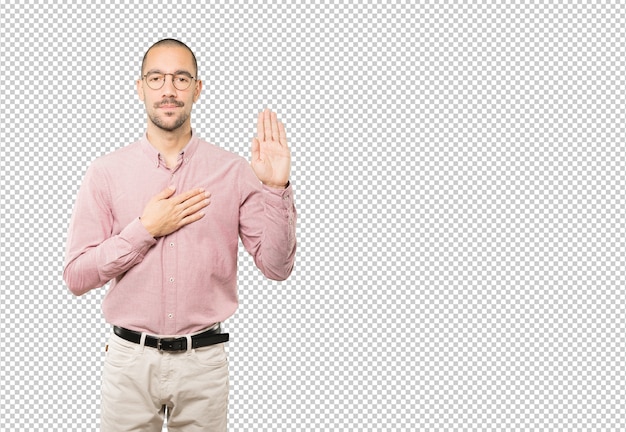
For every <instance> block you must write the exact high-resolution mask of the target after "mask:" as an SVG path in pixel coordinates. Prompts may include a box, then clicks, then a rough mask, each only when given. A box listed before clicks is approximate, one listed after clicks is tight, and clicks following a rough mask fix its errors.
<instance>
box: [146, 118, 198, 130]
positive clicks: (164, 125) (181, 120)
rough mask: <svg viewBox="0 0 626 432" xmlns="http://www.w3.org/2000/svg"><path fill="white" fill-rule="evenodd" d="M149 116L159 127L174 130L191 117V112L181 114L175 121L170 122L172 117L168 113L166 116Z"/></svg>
mask: <svg viewBox="0 0 626 432" xmlns="http://www.w3.org/2000/svg"><path fill="white" fill-rule="evenodd" d="M148 117H150V121H151V122H152V123H154V125H155V126H156V127H158V128H159V129H162V130H164V131H167V132H173V131H175V130H176V129H178V128H179V127H181V126H182V125H184V124H185V122H186V121H187V119H188V118H189V113H182V114H180V115H179V116H178V118H176V120H175V121H174V123H170V122H168V121H167V120H169V119H171V116H167V115H166V116H165V117H166V118H162V117H159V116H158V115H156V114H149V115H148ZM166 119H167V120H166Z"/></svg>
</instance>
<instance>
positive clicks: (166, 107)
mask: <svg viewBox="0 0 626 432" xmlns="http://www.w3.org/2000/svg"><path fill="white" fill-rule="evenodd" d="M159 108H161V109H172V108H179V107H178V105H161V106H160V107H159Z"/></svg>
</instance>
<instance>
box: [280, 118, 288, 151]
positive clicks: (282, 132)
mask: <svg viewBox="0 0 626 432" xmlns="http://www.w3.org/2000/svg"><path fill="white" fill-rule="evenodd" d="M278 131H279V132H278V134H279V138H278V141H279V142H280V145H282V146H285V147H287V133H286V132H285V125H284V124H283V122H281V121H279V122H278Z"/></svg>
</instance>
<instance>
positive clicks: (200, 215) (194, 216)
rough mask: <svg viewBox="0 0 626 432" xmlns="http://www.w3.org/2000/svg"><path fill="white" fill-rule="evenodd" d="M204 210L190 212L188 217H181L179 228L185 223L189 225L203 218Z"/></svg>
mask: <svg viewBox="0 0 626 432" xmlns="http://www.w3.org/2000/svg"><path fill="white" fill-rule="evenodd" d="M204 214H205V213H204V212H201V211H200V212H197V213H194V214H190V215H189V216H187V217H184V218H183V219H181V221H180V222H179V223H178V228H182V227H184V226H185V225H189V224H190V223H193V222H196V221H198V220H200V219H202V218H203V217H204Z"/></svg>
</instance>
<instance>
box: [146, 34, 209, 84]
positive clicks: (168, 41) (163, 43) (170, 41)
mask: <svg viewBox="0 0 626 432" xmlns="http://www.w3.org/2000/svg"><path fill="white" fill-rule="evenodd" d="M160 46H177V47H181V48H186V49H187V51H189V53H190V54H191V58H192V59H193V65H194V67H195V68H196V71H195V74H196V78H198V61H197V60H196V55H195V54H194V53H193V51H191V48H189V47H188V46H187V45H185V44H184V43H183V42H181V41H179V40H177V39H161V40H160V41H158V42H155V43H154V44H152V46H151V47H150V48H148V51H146V53H145V54H144V55H143V60H142V61H141V76H143V68H144V66H145V64H146V57H148V53H149V52H150V50H151V49H152V48H156V47H160Z"/></svg>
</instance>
